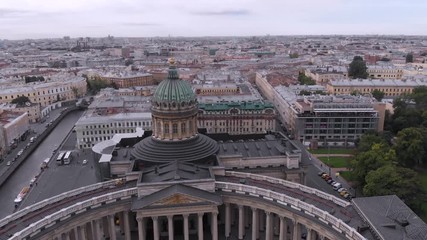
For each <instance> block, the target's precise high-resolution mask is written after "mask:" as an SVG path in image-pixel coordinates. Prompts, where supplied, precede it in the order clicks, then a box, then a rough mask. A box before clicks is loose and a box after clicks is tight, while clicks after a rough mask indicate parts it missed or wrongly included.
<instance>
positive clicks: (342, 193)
mask: <svg viewBox="0 0 427 240" xmlns="http://www.w3.org/2000/svg"><path fill="white" fill-rule="evenodd" d="M347 193H348V192H347V191H342V192H340V195H341V196H342V197H344V195H346V194H347Z"/></svg>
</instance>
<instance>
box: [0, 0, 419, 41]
mask: <svg viewBox="0 0 427 240" xmlns="http://www.w3.org/2000/svg"><path fill="white" fill-rule="evenodd" d="M267 34H270V35H321V34H393V35H400V34H405V35H427V1H426V0H210V1H207V0H180V1H178V0H0V39H24V38H56V37H63V36H71V37H105V36H108V35H112V36H115V37H154V36H254V35H267Z"/></svg>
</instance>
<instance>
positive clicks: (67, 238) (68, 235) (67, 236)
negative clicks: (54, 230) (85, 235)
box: [65, 232, 70, 240]
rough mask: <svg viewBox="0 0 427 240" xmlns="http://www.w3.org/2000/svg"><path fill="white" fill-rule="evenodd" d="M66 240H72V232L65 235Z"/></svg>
mask: <svg viewBox="0 0 427 240" xmlns="http://www.w3.org/2000/svg"><path fill="white" fill-rule="evenodd" d="M65 240H70V232H66V233H65Z"/></svg>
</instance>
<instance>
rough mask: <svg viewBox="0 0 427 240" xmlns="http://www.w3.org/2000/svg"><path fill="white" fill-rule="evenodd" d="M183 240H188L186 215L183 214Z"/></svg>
mask: <svg viewBox="0 0 427 240" xmlns="http://www.w3.org/2000/svg"><path fill="white" fill-rule="evenodd" d="M183 217H184V240H188V239H189V238H190V236H189V232H188V214H184V215H183Z"/></svg>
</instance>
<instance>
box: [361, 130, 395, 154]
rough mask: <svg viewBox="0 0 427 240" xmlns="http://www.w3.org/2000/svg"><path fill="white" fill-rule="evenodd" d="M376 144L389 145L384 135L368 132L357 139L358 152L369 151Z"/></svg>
mask: <svg viewBox="0 0 427 240" xmlns="http://www.w3.org/2000/svg"><path fill="white" fill-rule="evenodd" d="M374 144H382V145H384V146H386V145H389V144H388V142H387V141H386V139H385V138H384V137H383V136H380V135H378V133H376V132H367V133H365V134H363V135H362V136H361V137H360V138H359V139H358V140H357V141H356V146H357V152H358V153H362V152H367V151H369V150H371V149H372V146H373V145H374Z"/></svg>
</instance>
